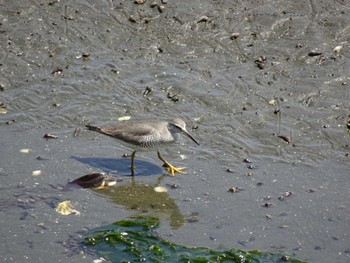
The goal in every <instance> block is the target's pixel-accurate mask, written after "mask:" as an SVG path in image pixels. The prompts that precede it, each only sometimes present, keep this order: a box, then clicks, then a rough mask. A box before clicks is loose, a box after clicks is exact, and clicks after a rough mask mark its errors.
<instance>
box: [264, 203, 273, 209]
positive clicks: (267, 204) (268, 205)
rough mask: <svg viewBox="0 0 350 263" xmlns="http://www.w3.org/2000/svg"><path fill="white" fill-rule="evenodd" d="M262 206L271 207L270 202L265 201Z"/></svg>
mask: <svg viewBox="0 0 350 263" xmlns="http://www.w3.org/2000/svg"><path fill="white" fill-rule="evenodd" d="M262 207H266V208H270V207H272V204H271V203H268V202H267V203H265V204H263V205H262Z"/></svg>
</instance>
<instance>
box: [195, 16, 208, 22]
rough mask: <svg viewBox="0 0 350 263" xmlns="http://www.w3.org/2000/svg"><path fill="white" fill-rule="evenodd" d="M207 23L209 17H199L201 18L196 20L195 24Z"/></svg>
mask: <svg viewBox="0 0 350 263" xmlns="http://www.w3.org/2000/svg"><path fill="white" fill-rule="evenodd" d="M208 21H209V17H207V16H201V17H200V18H199V19H198V21H197V23H202V22H204V23H206V22H208Z"/></svg>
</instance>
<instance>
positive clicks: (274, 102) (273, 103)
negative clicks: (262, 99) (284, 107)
mask: <svg viewBox="0 0 350 263" xmlns="http://www.w3.org/2000/svg"><path fill="white" fill-rule="evenodd" d="M268 104H269V105H277V100H276V99H272V100H270V101H269V102H268Z"/></svg>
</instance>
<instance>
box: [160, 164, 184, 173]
mask: <svg viewBox="0 0 350 263" xmlns="http://www.w3.org/2000/svg"><path fill="white" fill-rule="evenodd" d="M163 166H164V167H167V170H168V173H169V174H171V175H172V176H174V175H175V173H180V174H186V172H183V171H182V170H185V169H186V167H178V168H177V167H175V166H173V165H171V164H170V163H168V162H164V164H163Z"/></svg>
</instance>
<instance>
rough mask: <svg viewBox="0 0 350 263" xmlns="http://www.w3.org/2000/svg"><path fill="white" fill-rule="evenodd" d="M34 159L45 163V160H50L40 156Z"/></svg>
mask: <svg viewBox="0 0 350 263" xmlns="http://www.w3.org/2000/svg"><path fill="white" fill-rule="evenodd" d="M35 159H37V160H38V161H47V160H50V159H48V158H44V157H41V156H38V157H36V158H35Z"/></svg>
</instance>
